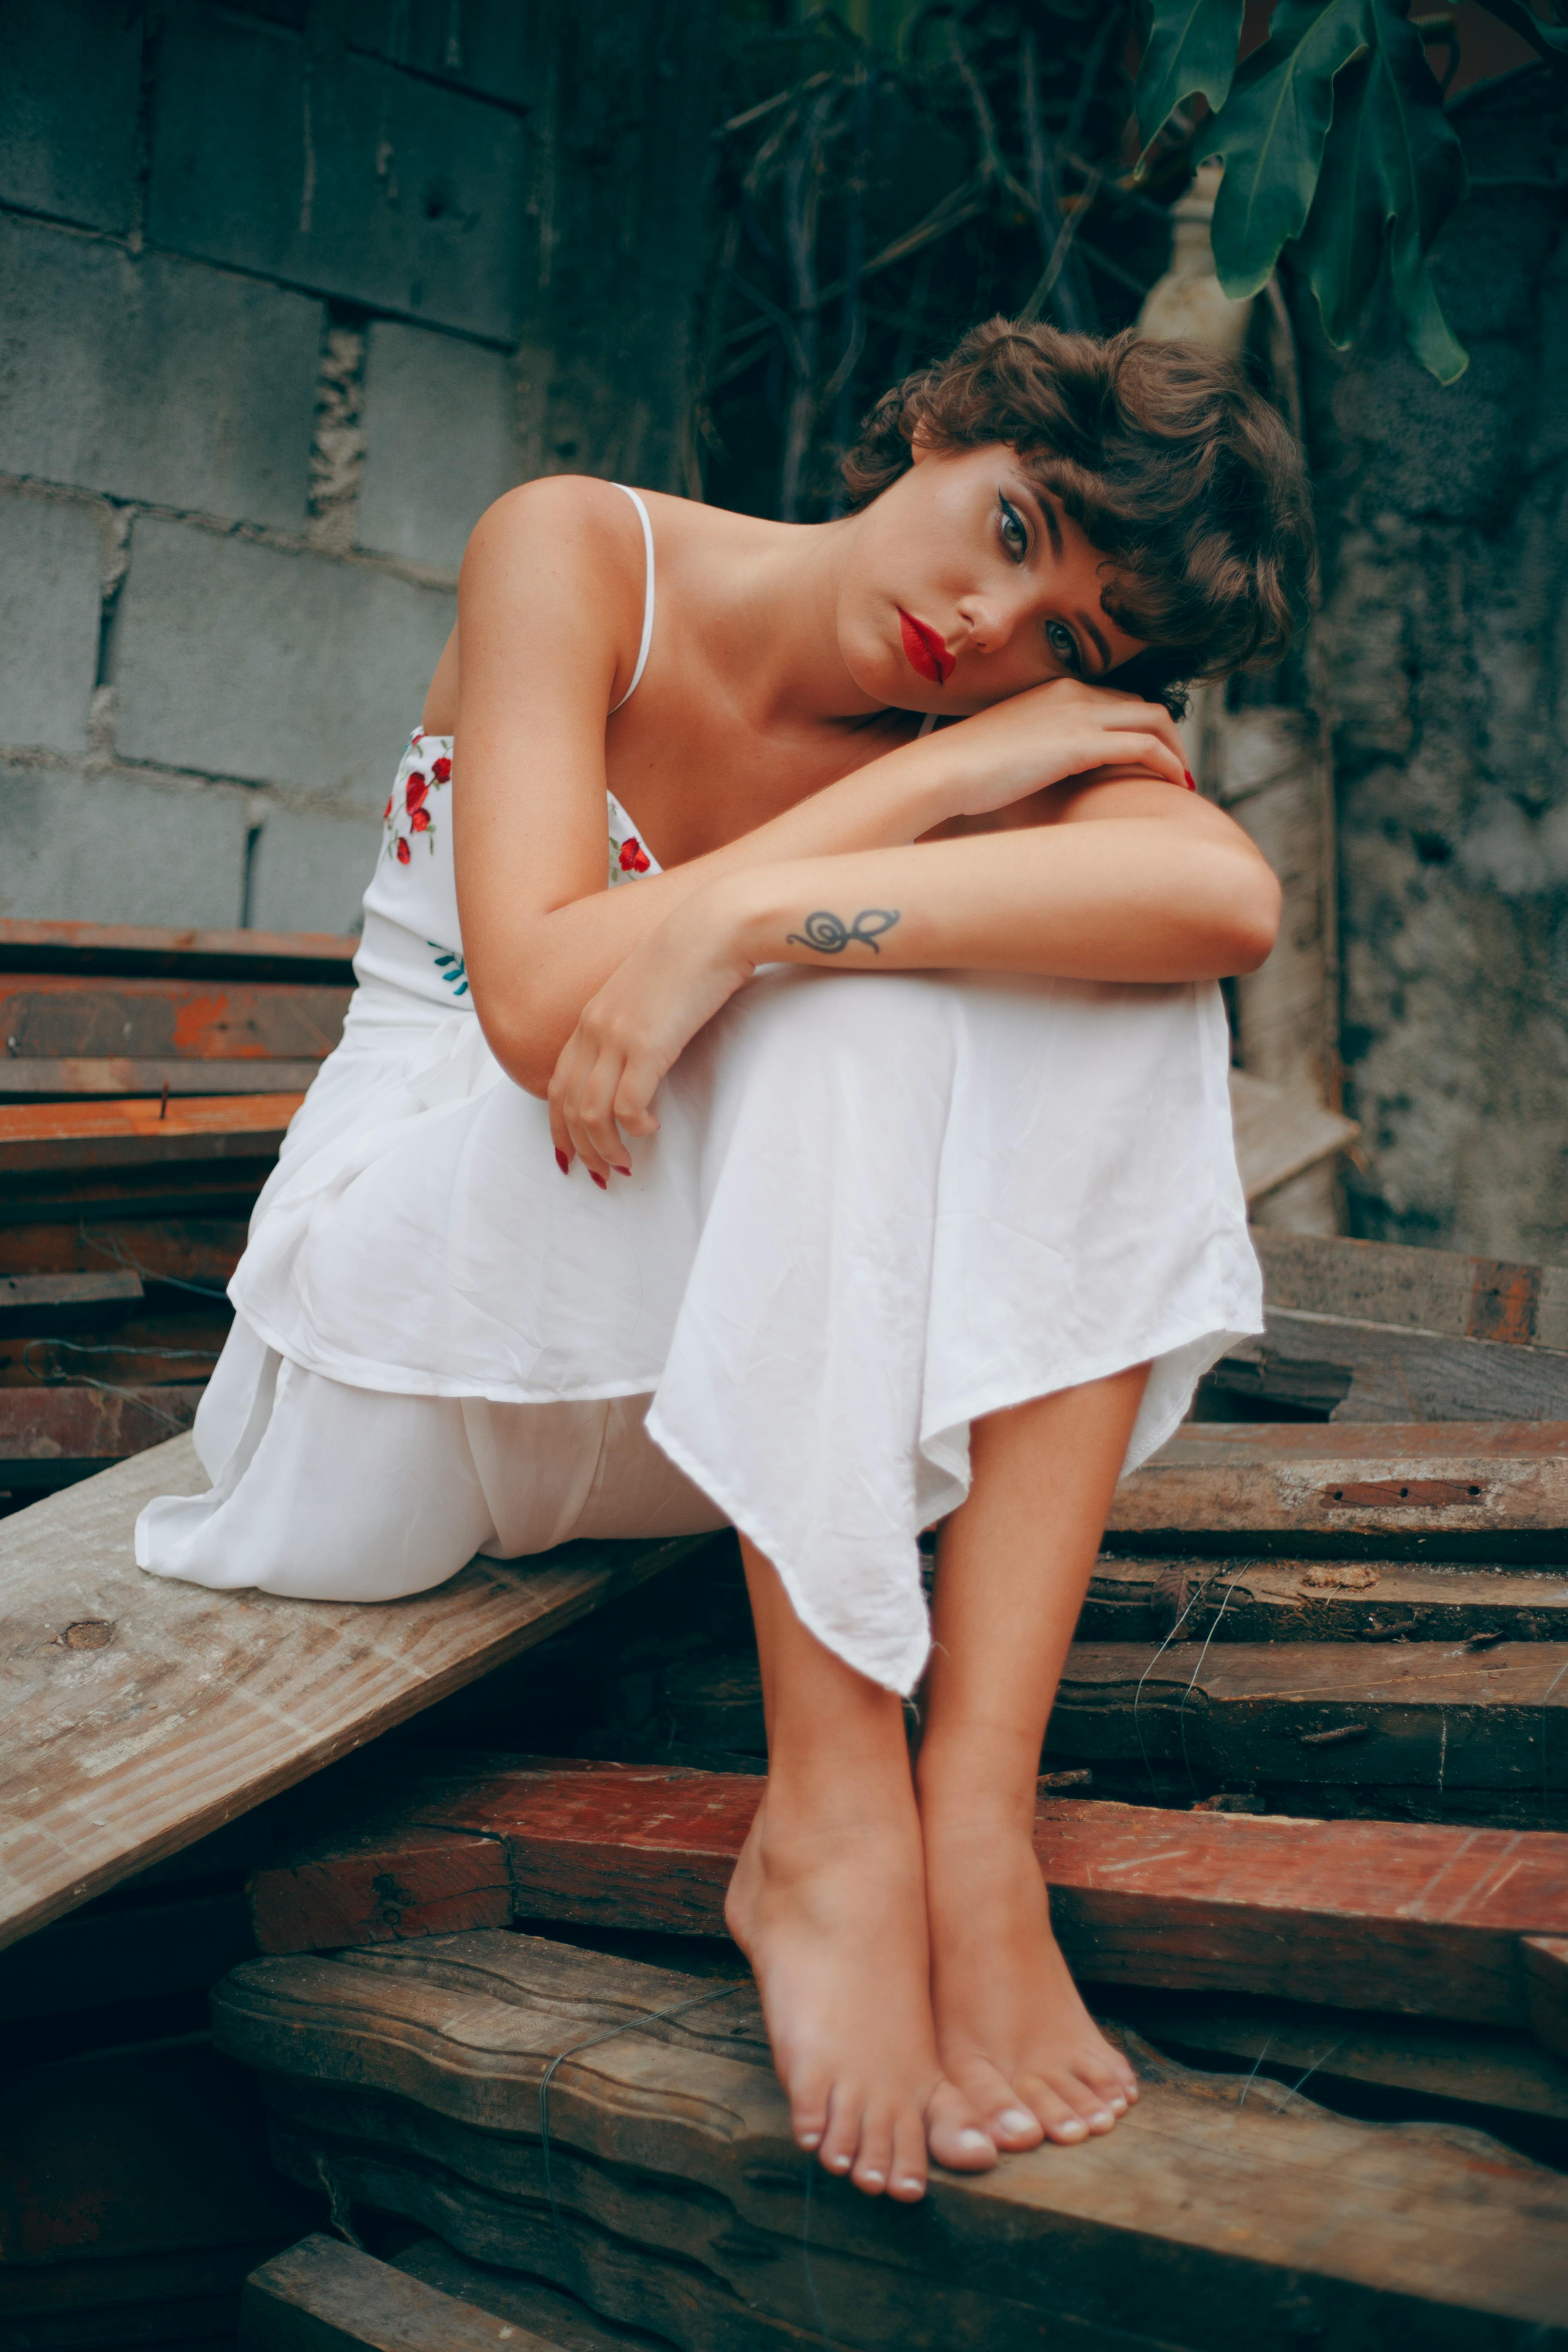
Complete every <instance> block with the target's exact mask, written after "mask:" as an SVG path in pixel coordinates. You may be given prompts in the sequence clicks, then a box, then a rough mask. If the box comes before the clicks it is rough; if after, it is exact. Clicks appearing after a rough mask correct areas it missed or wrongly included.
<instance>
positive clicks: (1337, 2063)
mask: <svg viewBox="0 0 1568 2352" xmlns="http://www.w3.org/2000/svg"><path fill="white" fill-rule="evenodd" d="M1105 2003H1108V2004H1109V2009H1108V2013H1109V2014H1110V2015H1111V2016H1113V2017H1115V2018H1118V2019H1120V2020H1121V2021H1122V2022H1123V2023H1125V2024H1128V2025H1131V2026H1132V2027H1134V2028H1135V2029H1136V2031H1137V2032H1140V2033H1142V2034H1143V2035H1144V2036H1145V2037H1146V2039H1148V2040H1149V2041H1151V2042H1153V2043H1154V2044H1155V2045H1156V2047H1157V2048H1159V2049H1161V2050H1164V2051H1167V2052H1169V2053H1171V2054H1172V2055H1173V2056H1174V2057H1177V2058H1180V2059H1183V2060H1184V2062H1185V2063H1187V2064H1188V2065H1192V2066H1206V2065H1211V2064H1212V2063H1214V2061H1215V2059H1216V2058H1229V2059H1233V2060H1235V2061H1237V2063H1255V2064H1257V2065H1258V2067H1259V2068H1260V2069H1261V2068H1264V2067H1277V2068H1279V2070H1280V2071H1281V2072H1284V2073H1288V2074H1289V2075H1290V2077H1291V2079H1292V2080H1301V2081H1307V2080H1310V2082H1311V2083H1312V2084H1313V2085H1314V2091H1313V2095H1314V2096H1316V2095H1319V2092H1320V2091H1321V2087H1322V2086H1323V2085H1325V2084H1336V2083H1346V2084H1355V2083H1360V2084H1375V2085H1377V2086H1378V2087H1379V2088H1380V2089H1383V2090H1385V2091H1389V2092H1393V2093H1395V2094H1402V2095H1405V2096H1408V2097H1412V2098H1413V2099H1419V2100H1439V2099H1440V2100H1444V2101H1447V2102H1448V2103H1450V2104H1451V2105H1456V2106H1458V2105H1466V2106H1469V2107H1472V2108H1475V2109H1477V2110H1478V2111H1480V2112H1478V2114H1477V2116H1475V2117H1473V2118H1472V2120H1474V2121H1476V2122H1478V2123H1481V2115H1482V2113H1485V2114H1487V2115H1497V2114H1507V2115H1511V2116H1517V2117H1520V2118H1521V2119H1523V2120H1525V2121H1526V2122H1529V2123H1532V2124H1544V2125H1559V2126H1568V2065H1564V2064H1563V2062H1562V2061H1561V2060H1560V2059H1558V2058H1556V2057H1554V2056H1553V2055H1552V2053H1551V2052H1550V2051H1549V2050H1545V2049H1543V2048H1542V2045H1541V2043H1540V2042H1539V2041H1538V2040H1537V2039H1536V2038H1535V2037H1534V2036H1532V2035H1531V2034H1529V2033H1526V2032H1504V2031H1502V2030H1500V2029H1499V2028H1497V2027H1495V2026H1480V2025H1469V2026H1466V2025H1453V2024H1449V2023H1447V2022H1445V2021H1442V2020H1439V2019H1433V2018H1401V2019H1395V2018H1390V2017H1380V2016H1374V2015H1370V2014H1368V2015H1364V2016H1360V2017H1358V2016H1355V2015H1354V2014H1351V2015H1347V2014H1346V2013H1345V2011H1343V2010H1333V2009H1315V2008H1312V2007H1311V2006H1310V2005H1309V2004H1308V2003H1307V2002H1305V2001H1283V2000H1259V1999H1257V1998H1256V1997H1248V1996H1247V1995H1243V1994H1237V1993H1194V1992H1174V1991H1170V1990H1166V1991H1163V1992H1144V1991H1140V1990H1136V1989H1134V1988H1132V1987H1127V1986H1123V1987H1121V1988H1119V1989H1118V1990H1117V1991H1116V1992H1114V1993H1113V1994H1108V1995H1107V1996H1106V1997H1105ZM1105 2003H1102V2004H1101V2008H1102V2014H1103V2013H1107V2010H1106V2006H1105ZM1482 2127H1483V2128H1484V2127H1485V2126H1484V2124H1483V2125H1482Z"/></svg>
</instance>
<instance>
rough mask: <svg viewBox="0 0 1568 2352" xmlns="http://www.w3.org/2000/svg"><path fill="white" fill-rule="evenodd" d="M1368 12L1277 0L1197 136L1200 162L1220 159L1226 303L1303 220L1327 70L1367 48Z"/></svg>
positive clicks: (1326, 111) (1364, 3)
mask: <svg viewBox="0 0 1568 2352" xmlns="http://www.w3.org/2000/svg"><path fill="white" fill-rule="evenodd" d="M1375 13H1376V9H1375V0H1326V4H1325V0H1280V5H1279V7H1278V8H1276V10H1275V12H1274V18H1273V24H1272V27H1271V29H1270V32H1269V36H1268V40H1267V41H1265V42H1264V44H1263V46H1262V47H1261V48H1257V49H1254V51H1253V52H1252V55H1251V56H1250V57H1249V58H1247V59H1246V60H1245V62H1244V63H1243V64H1242V65H1241V66H1240V67H1239V68H1238V69H1237V76H1236V80H1235V82H1234V84H1233V86H1232V89H1231V93H1230V96H1229V98H1228V99H1227V100H1226V103H1225V105H1224V106H1223V107H1222V108H1221V109H1220V110H1219V112H1218V113H1217V114H1216V115H1215V119H1214V121H1212V122H1211V123H1210V124H1209V126H1208V128H1207V130H1206V131H1205V133H1204V135H1203V137H1202V139H1201V140H1200V142H1199V154H1198V160H1199V161H1200V162H1201V161H1202V160H1203V159H1204V158H1205V157H1206V156H1210V155H1218V156H1220V157H1222V158H1223V160H1224V163H1225V177H1224V179H1223V180H1222V181H1221V183H1220V191H1219V199H1218V202H1217V203H1216V205H1215V216H1214V249H1215V268H1217V270H1218V273H1219V281H1220V284H1221V285H1222V286H1223V287H1224V289H1225V290H1226V293H1227V294H1228V295H1229V296H1230V298H1231V299H1232V300H1233V301H1243V300H1245V299H1247V296H1248V295H1251V294H1256V293H1257V292H1258V288H1259V287H1260V286H1264V285H1266V284H1267V283H1268V277H1269V273H1270V272H1271V270H1272V269H1273V268H1274V265H1275V263H1276V261H1277V260H1278V259H1279V249H1280V247H1282V246H1283V245H1285V244H1286V243H1287V242H1288V240H1289V238H1291V237H1295V236H1300V234H1301V230H1302V228H1303V227H1304V226H1305V225H1306V219H1307V215H1308V213H1309V211H1310V208H1311V203H1312V198H1313V195H1314V194H1315V192H1316V190H1317V185H1318V171H1319V166H1320V164H1321V161H1322V154H1323V143H1324V141H1325V140H1326V139H1327V137H1328V132H1329V124H1330V122H1331V119H1332V115H1333V91H1334V76H1335V75H1336V74H1337V73H1339V72H1340V71H1341V70H1342V68H1343V67H1345V66H1346V65H1348V64H1349V63H1350V62H1351V60H1352V58H1355V57H1357V56H1359V55H1361V54H1362V52H1363V51H1364V50H1368V49H1370V48H1371V47H1372V46H1373V42H1374V41H1375V38H1376V25H1375V21H1374V20H1375ZM1405 31H1406V32H1409V27H1408V26H1405ZM1410 37H1411V38H1412V39H1414V38H1415V36H1414V34H1412V35H1411V36H1410ZM1428 79H1430V77H1429V76H1428ZM1433 90H1434V95H1436V84H1435V83H1434V84H1433Z"/></svg>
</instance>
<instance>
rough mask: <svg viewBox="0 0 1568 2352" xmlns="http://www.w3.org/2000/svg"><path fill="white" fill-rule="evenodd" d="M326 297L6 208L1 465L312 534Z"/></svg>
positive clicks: (0, 273)
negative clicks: (134, 252) (309, 514)
mask: <svg viewBox="0 0 1568 2352" xmlns="http://www.w3.org/2000/svg"><path fill="white" fill-rule="evenodd" d="M320 348H321V304H320V303H318V302H312V301H310V300H309V299H307V298H306V297H305V296H303V295H300V294H286V293H281V292H279V289H277V288H276V287H272V286H264V285H260V284H258V282H257V281H256V280H255V279H254V278H236V277H233V276H231V275H230V274H229V272H228V271H226V270H221V269H213V268H208V267H207V265H206V264H205V263H203V262H195V261H179V260H176V259H174V257H173V256H172V255H169V254H162V253H144V254H142V256H141V257H140V258H139V259H132V257H131V256H130V255H129V254H127V253H125V252H123V251H122V250H121V248H120V247H118V246H112V245H104V244H100V242H99V241H98V240H97V239H96V238H93V237H85V236H75V235H73V234H72V232H71V231H70V230H68V229H57V228H47V227H45V226H43V225H42V224H41V223H38V222H35V221H21V220H17V219H16V218H15V217H14V216H12V217H10V218H5V217H0V470H4V471H5V472H7V473H13V474H30V475H33V476H36V477H37V478H39V479H41V480H44V481H48V482H69V483H73V484H75V485H77V486H79V488H83V489H89V490H108V491H110V493H112V495H113V496H115V497H116V498H122V499H147V500H149V501H150V502H151V503H152V504H153V505H156V506H169V507H181V508H188V509H196V510H198V511H200V512H202V513H205V514H215V515H223V516H226V517H233V518H234V519H235V520H242V521H247V522H260V523H271V524H274V525H276V526H277V527H278V528H279V530H299V529H300V527H301V526H302V524H303V522H304V519H305V511H306V501H307V495H308V491H309V486H310V428H311V422H312V418H313V415H314V409H315V397H316V369H317V363H318V358H319V353H320Z"/></svg>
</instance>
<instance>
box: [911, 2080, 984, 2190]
mask: <svg viewBox="0 0 1568 2352" xmlns="http://www.w3.org/2000/svg"><path fill="white" fill-rule="evenodd" d="M925 2125H926V2145H927V2147H929V2148H930V2150H931V2154H932V2156H933V2157H935V2158H936V2160H937V2162H938V2164H943V2165H945V2166H946V2167H947V2168H948V2170H949V2171H950V2172H989V2171H990V2170H991V2168H992V2166H993V2165H994V2163H995V2161H996V2147H995V2143H994V2140H993V2139H992V2137H991V2135H990V2133H989V2132H988V2131H986V2130H985V2129H984V2127H983V2126H982V2124H981V2121H980V2117H979V2116H978V2115H977V2114H976V2112H975V2110H974V2108H973V2105H971V2104H970V2102H969V2100H968V2099H966V2098H965V2097H964V2095H963V2092H962V2091H960V2090H959V2089H958V2088H957V2087H956V2085H955V2084H952V2083H946V2082H944V2083H941V2084H938V2086H937V2088H936V2089H935V2091H933V2092H932V2094H931V2099H930V2101H929V2102H928V2104H927V2106H926V2116H925Z"/></svg>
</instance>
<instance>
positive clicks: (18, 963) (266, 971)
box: [0, 916, 359, 988]
mask: <svg viewBox="0 0 1568 2352" xmlns="http://www.w3.org/2000/svg"><path fill="white" fill-rule="evenodd" d="M358 947H359V941H358V940H356V939H340V938H339V937H337V935H336V934H335V933H330V932H325V931H232V930H210V929H208V930H204V929H184V928H180V929H174V928H171V927H168V926H165V925H159V924H154V923H55V922H33V921H29V920H26V919H21V918H19V917H16V916H7V917H5V919H0V972H67V973H109V974H111V975H113V976H114V977H116V978H130V977H132V976H135V975H138V974H143V975H146V974H160V975H167V976H169V977H171V978H183V979H188V980H238V981H289V982H293V983H295V984H296V985H299V984H303V985H306V986H313V987H321V986H328V987H331V986H336V987H340V988H346V987H348V986H350V985H351V984H352V982H353V969H352V964H353V957H354V954H355V952H356V951H357V950H358Z"/></svg>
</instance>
